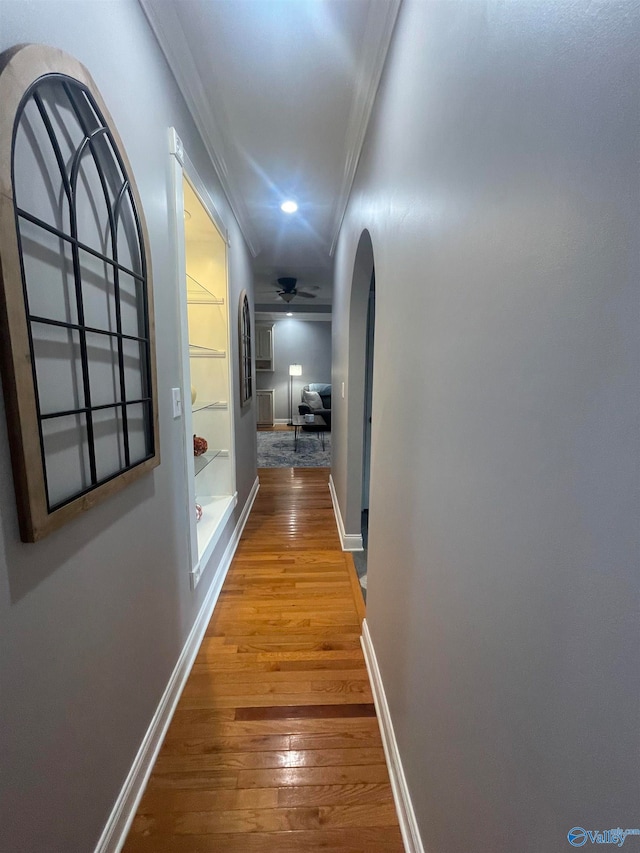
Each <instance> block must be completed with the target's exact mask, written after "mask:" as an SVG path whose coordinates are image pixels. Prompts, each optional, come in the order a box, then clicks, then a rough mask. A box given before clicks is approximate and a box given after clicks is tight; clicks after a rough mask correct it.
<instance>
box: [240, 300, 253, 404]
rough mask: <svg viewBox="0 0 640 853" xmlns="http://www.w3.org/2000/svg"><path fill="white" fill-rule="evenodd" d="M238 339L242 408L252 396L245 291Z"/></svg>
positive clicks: (249, 320)
mask: <svg viewBox="0 0 640 853" xmlns="http://www.w3.org/2000/svg"><path fill="white" fill-rule="evenodd" d="M238 338H239V341H240V403H241V405H243V406H244V405H246V404H247V403H249V402H250V401H251V397H252V396H253V367H252V361H251V357H252V343H251V342H252V337H251V311H250V308H249V297H248V296H247V291H246V290H243V291H242V293H241V294H240V305H239V314H238Z"/></svg>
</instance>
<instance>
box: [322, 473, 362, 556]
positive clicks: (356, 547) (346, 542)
mask: <svg viewBox="0 0 640 853" xmlns="http://www.w3.org/2000/svg"><path fill="white" fill-rule="evenodd" d="M329 491H330V492H331V503H332V504H333V513H334V515H335V517H336V524H337V525H338V536H339V537H340V544H341V545H342V550H343V551H362V535H361V534H360V533H346V532H345V529H344V522H343V520H342V514H341V513H340V505H339V504H338V496H337V494H336V487H335V486H334V484H333V477H332V476H331V474H329Z"/></svg>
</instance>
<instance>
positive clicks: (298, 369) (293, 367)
mask: <svg viewBox="0 0 640 853" xmlns="http://www.w3.org/2000/svg"><path fill="white" fill-rule="evenodd" d="M294 376H302V365H301V364H290V365H289V426H293V377H294Z"/></svg>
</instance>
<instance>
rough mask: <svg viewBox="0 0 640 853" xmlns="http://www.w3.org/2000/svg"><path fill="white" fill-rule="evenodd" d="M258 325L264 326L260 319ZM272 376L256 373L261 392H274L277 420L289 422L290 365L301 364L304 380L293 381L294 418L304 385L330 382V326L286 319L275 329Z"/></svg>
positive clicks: (296, 379)
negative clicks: (271, 389) (266, 389)
mask: <svg viewBox="0 0 640 853" xmlns="http://www.w3.org/2000/svg"><path fill="white" fill-rule="evenodd" d="M257 322H258V323H260V322H262V321H261V320H260V319H259V318H258V320H257ZM269 322H271V321H269ZM273 352H274V364H273V366H274V368H275V370H274V371H273V372H271V371H268V372H266V373H265V372H262V371H259V372H257V373H256V382H257V387H258V389H264V388H273V389H274V390H275V394H274V409H275V418H276V420H281V421H286V420H288V418H289V365H290V364H301V365H302V376H294V377H293V414H294V415H297V414H298V403H299V402H300V394H301V391H302V386H303V385H308V384H309V383H310V382H331V322H330V321H328V320H298V319H297V318H296V317H285V318H283V319H282V320H276V321H275V323H274V325H273Z"/></svg>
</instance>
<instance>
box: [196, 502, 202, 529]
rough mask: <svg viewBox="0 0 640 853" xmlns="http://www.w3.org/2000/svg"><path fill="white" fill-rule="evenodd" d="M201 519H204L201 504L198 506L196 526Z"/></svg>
mask: <svg viewBox="0 0 640 853" xmlns="http://www.w3.org/2000/svg"><path fill="white" fill-rule="evenodd" d="M201 518H202V507H201V506H200V504H196V524H197V523H198V522H199V521H200V519H201Z"/></svg>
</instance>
